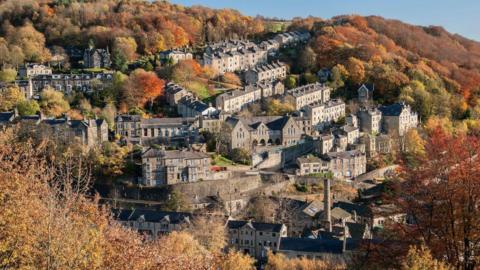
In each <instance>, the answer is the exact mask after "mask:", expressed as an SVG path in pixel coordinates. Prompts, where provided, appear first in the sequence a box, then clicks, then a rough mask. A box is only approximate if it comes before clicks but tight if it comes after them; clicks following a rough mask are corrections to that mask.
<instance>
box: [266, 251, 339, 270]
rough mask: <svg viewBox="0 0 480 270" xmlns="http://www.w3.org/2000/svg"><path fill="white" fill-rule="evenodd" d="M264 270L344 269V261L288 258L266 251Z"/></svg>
mask: <svg viewBox="0 0 480 270" xmlns="http://www.w3.org/2000/svg"><path fill="white" fill-rule="evenodd" d="M267 258H268V259H267V265H266V266H265V270H290V269H325V270H326V269H332V270H336V269H338V270H340V269H346V266H345V262H328V261H324V260H319V259H315V260H309V259H306V258H300V259H299V258H295V259H288V258H286V257H285V255H283V254H281V253H277V254H273V253H272V252H271V251H269V252H268V257H267Z"/></svg>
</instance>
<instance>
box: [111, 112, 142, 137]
mask: <svg viewBox="0 0 480 270" xmlns="http://www.w3.org/2000/svg"><path fill="white" fill-rule="evenodd" d="M141 121H142V117H141V116H140V115H127V114H123V115H118V116H117V117H116V118H115V134H117V135H119V136H120V138H122V139H124V140H126V141H128V142H130V143H140V138H141V137H142V129H141V128H140V123H141Z"/></svg>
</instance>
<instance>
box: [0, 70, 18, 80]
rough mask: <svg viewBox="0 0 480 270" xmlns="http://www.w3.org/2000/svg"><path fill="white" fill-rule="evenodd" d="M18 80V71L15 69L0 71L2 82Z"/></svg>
mask: <svg viewBox="0 0 480 270" xmlns="http://www.w3.org/2000/svg"><path fill="white" fill-rule="evenodd" d="M16 78H17V70H15V69H13V68H5V69H2V70H0V81H2V82H13V81H15V79H16Z"/></svg>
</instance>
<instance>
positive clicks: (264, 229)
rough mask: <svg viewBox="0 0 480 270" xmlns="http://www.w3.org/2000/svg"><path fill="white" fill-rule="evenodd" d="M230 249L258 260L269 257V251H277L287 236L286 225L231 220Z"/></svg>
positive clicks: (229, 228)
mask: <svg viewBox="0 0 480 270" xmlns="http://www.w3.org/2000/svg"><path fill="white" fill-rule="evenodd" d="M227 229H228V247H229V248H231V249H235V250H238V251H240V252H243V253H245V254H249V255H250V256H252V257H254V258H256V259H262V258H265V257H266V256H267V251H268V250H272V251H277V250H278V247H279V246H280V238H281V237H286V236H287V227H286V226H285V225H284V224H276V223H260V222H252V221H240V220H229V221H228V222H227Z"/></svg>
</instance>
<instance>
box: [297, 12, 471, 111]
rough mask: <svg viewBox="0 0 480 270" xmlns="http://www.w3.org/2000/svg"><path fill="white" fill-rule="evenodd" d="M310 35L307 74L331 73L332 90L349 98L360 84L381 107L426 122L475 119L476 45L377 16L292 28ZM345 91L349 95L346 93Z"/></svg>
mask: <svg viewBox="0 0 480 270" xmlns="http://www.w3.org/2000/svg"><path fill="white" fill-rule="evenodd" d="M291 27H293V28H307V29H309V30H311V31H312V32H314V38H313V39H312V41H311V43H310V44H309V46H310V47H311V48H312V49H313V50H314V52H315V54H316V63H315V66H314V67H313V68H312V69H313V71H316V70H318V69H320V68H324V67H330V68H334V69H333V71H334V72H333V78H332V84H333V85H334V86H340V87H342V86H344V85H345V87H344V88H345V90H346V92H347V93H346V96H353V95H354V93H353V91H354V89H356V86H358V85H359V84H361V83H363V82H370V83H373V84H374V85H375V97H376V98H377V99H378V100H380V101H386V102H394V101H397V100H398V99H402V100H405V101H406V102H408V103H410V104H412V105H413V106H414V107H415V109H416V110H418V111H420V112H421V115H422V117H423V118H424V119H425V118H427V117H429V116H432V115H437V116H445V117H453V118H455V119H464V118H469V117H471V116H472V115H474V116H478V113H479V112H480V110H479V107H478V106H477V105H478V103H479V100H478V92H479V90H480V89H479V85H480V65H479V64H480V54H479V53H480V43H478V42H475V41H472V40H468V39H466V38H464V37H461V36H459V35H453V34H451V33H448V32H447V31H446V30H444V29H443V28H441V27H436V26H431V27H421V26H413V25H409V24H406V23H403V22H400V21H397V20H387V19H384V18H381V17H378V16H370V17H361V16H338V17H334V18H332V19H331V20H321V19H316V20H314V19H312V18H308V19H305V20H299V21H296V22H294V23H293V24H292V26H291ZM349 91H350V93H348V92H349Z"/></svg>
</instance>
